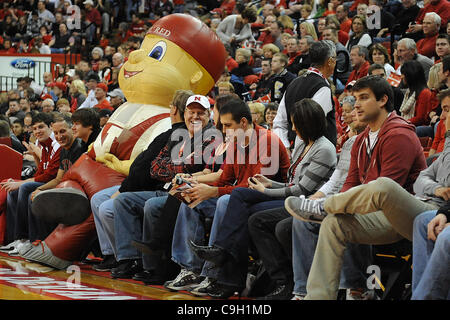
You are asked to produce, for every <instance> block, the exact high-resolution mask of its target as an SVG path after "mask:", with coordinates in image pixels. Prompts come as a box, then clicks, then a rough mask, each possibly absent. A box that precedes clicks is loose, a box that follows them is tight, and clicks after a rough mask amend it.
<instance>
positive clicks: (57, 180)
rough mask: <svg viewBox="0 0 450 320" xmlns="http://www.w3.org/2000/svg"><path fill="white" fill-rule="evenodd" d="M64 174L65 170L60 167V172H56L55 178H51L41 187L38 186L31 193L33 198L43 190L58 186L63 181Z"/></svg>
mask: <svg viewBox="0 0 450 320" xmlns="http://www.w3.org/2000/svg"><path fill="white" fill-rule="evenodd" d="M63 175H64V170H62V169H59V170H58V173H57V174H56V177H55V178H54V179H52V180H50V181H49V182H47V183H46V184H43V185H42V186H40V187H37V188H36V190H34V191H33V193H32V194H31V200H33V199H34V197H35V196H36V195H37V194H38V193H39V192H41V191H44V190H50V189H54V188H56V186H57V185H58V184H59V183H60V182H61V181H62V178H63Z"/></svg>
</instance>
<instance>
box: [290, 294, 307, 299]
mask: <svg viewBox="0 0 450 320" xmlns="http://www.w3.org/2000/svg"><path fill="white" fill-rule="evenodd" d="M291 300H305V296H304V295H302V294H295V295H294V296H293V297H292V299H291Z"/></svg>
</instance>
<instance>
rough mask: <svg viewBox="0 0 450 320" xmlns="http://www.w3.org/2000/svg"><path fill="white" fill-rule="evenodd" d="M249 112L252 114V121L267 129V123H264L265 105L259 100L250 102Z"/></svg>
mask: <svg viewBox="0 0 450 320" xmlns="http://www.w3.org/2000/svg"><path fill="white" fill-rule="evenodd" d="M248 107H249V108H250V112H251V114H252V121H253V123H256V124H257V125H259V126H261V127H263V128H265V129H267V124H265V123H264V111H265V109H266V108H265V107H264V105H263V104H262V103H260V102H251V103H249V104H248Z"/></svg>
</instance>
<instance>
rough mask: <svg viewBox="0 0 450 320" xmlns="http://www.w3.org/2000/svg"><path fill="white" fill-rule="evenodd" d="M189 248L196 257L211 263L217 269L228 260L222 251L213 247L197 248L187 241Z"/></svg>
mask: <svg viewBox="0 0 450 320" xmlns="http://www.w3.org/2000/svg"><path fill="white" fill-rule="evenodd" d="M189 247H190V248H191V250H192V252H194V254H195V255H196V256H197V257H199V258H200V259H203V260H206V261H209V262H212V263H213V264H215V265H216V266H217V267H220V266H222V265H223V264H224V263H225V261H227V260H228V258H229V255H228V254H227V252H226V251H225V250H224V249H221V248H217V247H215V246H198V245H196V244H195V243H194V242H193V241H192V240H189Z"/></svg>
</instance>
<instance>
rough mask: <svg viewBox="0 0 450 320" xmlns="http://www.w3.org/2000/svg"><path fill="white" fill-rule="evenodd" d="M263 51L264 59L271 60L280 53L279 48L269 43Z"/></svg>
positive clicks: (264, 46)
mask: <svg viewBox="0 0 450 320" xmlns="http://www.w3.org/2000/svg"><path fill="white" fill-rule="evenodd" d="M262 50H263V56H264V58H269V59H272V57H273V55H274V54H275V53H278V52H280V48H278V47H277V46H276V45H274V44H273V43H268V44H265V45H263V47H262Z"/></svg>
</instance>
